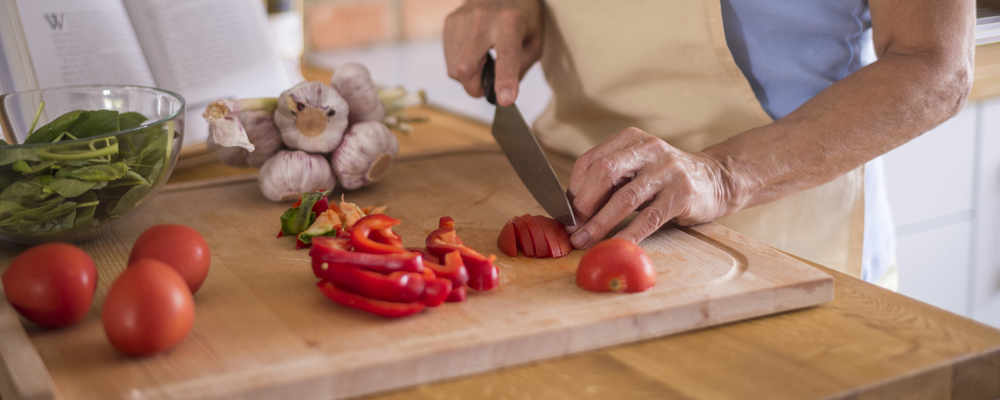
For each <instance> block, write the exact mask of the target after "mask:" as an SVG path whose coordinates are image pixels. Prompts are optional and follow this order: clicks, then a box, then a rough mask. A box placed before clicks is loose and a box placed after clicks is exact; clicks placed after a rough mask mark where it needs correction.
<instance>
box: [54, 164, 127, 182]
mask: <svg viewBox="0 0 1000 400" xmlns="http://www.w3.org/2000/svg"><path fill="white" fill-rule="evenodd" d="M128 171H129V167H128V166H127V165H125V163H123V162H116V163H113V164H108V165H90V166H86V167H79V168H63V169H61V170H59V172H57V173H56V177H57V178H73V179H79V180H82V181H91V182H106V181H113V180H115V179H119V178H121V177H123V176H125V174H126V173H127V172H128Z"/></svg>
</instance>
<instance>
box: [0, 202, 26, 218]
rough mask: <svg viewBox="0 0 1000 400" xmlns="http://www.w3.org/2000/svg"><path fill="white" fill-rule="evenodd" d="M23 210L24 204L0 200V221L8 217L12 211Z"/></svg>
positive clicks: (12, 213)
mask: <svg viewBox="0 0 1000 400" xmlns="http://www.w3.org/2000/svg"><path fill="white" fill-rule="evenodd" d="M21 211H24V206H22V205H20V204H17V203H15V202H13V201H6V200H0V221H4V220H6V219H9V218H10V217H11V216H12V215H14V213H16V212H21Z"/></svg>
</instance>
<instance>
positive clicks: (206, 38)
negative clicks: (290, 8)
mask: <svg viewBox="0 0 1000 400" xmlns="http://www.w3.org/2000/svg"><path fill="white" fill-rule="evenodd" d="M125 6H126V8H127V9H128V13H129V15H130V16H131V18H132V22H133V24H134V25H135V28H136V33H137V35H138V37H139V41H140V42H141V43H142V46H143V49H144V50H145V51H146V60H147V61H148V63H149V65H150V69H151V70H152V73H153V77H154V78H156V81H157V82H158V83H160V84H161V85H162V87H163V88H165V89H168V90H174V91H176V92H178V93H180V94H181V95H182V96H184V97H185V98H186V99H187V101H188V103H189V104H191V105H199V104H202V103H206V102H209V101H212V100H215V99H219V98H247V97H277V96H278V94H280V93H281V91H283V90H285V89H288V88H289V87H291V83H290V82H289V79H288V74H287V72H286V71H285V70H284V66H282V64H281V57H280V54H279V53H278V51H277V47H276V46H275V44H274V43H273V38H272V37H271V33H270V31H269V30H268V29H269V27H268V24H267V17H266V13H265V10H264V6H263V2H261V1H260V0H125ZM192 117H195V116H193V115H192ZM198 118H200V116H198ZM192 119H193V118H192Z"/></svg>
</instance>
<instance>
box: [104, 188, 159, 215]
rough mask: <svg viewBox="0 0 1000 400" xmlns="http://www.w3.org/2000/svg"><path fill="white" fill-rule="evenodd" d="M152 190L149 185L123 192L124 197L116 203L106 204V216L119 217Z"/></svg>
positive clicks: (130, 209)
mask: <svg viewBox="0 0 1000 400" xmlns="http://www.w3.org/2000/svg"><path fill="white" fill-rule="evenodd" d="M152 190H153V188H152V187H151V186H149V185H139V186H136V187H133V188H132V189H129V191H128V192H125V195H124V196H122V197H121V199H119V200H118V201H112V202H111V203H110V204H108V214H111V215H121V214H125V213H127V212H129V211H132V209H133V208H135V205H136V204H138V203H139V201H141V200H142V199H144V198H145V197H146V195H148V194H149V192H151V191H152Z"/></svg>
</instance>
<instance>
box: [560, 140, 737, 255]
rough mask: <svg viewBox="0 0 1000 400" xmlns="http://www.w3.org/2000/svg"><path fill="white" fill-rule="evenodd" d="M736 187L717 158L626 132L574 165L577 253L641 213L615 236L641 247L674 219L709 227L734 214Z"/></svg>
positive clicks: (572, 190)
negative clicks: (710, 223) (631, 216)
mask: <svg viewBox="0 0 1000 400" xmlns="http://www.w3.org/2000/svg"><path fill="white" fill-rule="evenodd" d="M732 186H733V184H732V183H731V179H730V178H729V174H728V173H727V171H726V169H725V168H723V166H722V164H721V163H720V162H718V161H716V160H715V159H714V158H712V157H710V156H708V155H706V154H704V153H686V152H683V151H681V150H678V149H677V148H675V147H673V146H671V145H669V144H667V142H665V141H663V139H660V138H658V137H656V136H653V135H650V134H648V133H646V132H643V131H641V130H639V129H636V128H628V129H625V130H623V131H621V132H618V133H617V134H615V135H614V136H612V137H611V138H609V139H608V140H606V141H605V142H604V143H601V144H600V145H598V146H596V147H594V148H592V149H590V151H588V152H586V153H584V154H583V155H582V156H580V158H578V159H577V160H576V164H575V165H573V173H572V175H571V176H570V181H569V190H568V192H569V196H570V199H571V201H572V205H573V209H574V213H575V215H576V217H577V225H576V226H574V227H569V228H568V230H569V231H571V232H572V233H573V236H572V237H571V241H572V242H573V246H574V247H576V248H580V249H586V248H589V247H590V246H593V245H594V244H597V242H599V241H601V240H603V239H604V237H605V236H607V234H608V232H610V231H611V229H613V228H614V227H615V226H616V225H618V224H619V223H620V222H622V221H623V220H625V218H626V217H628V216H629V214H631V213H632V212H633V211H636V210H639V214H638V215H637V216H636V218H635V219H634V220H633V221H632V222H631V223H629V225H628V226H627V227H625V228H624V229H622V230H621V231H620V232H618V233H617V234H615V237H619V238H624V239H627V240H630V241H632V242H633V243H638V242H639V241H641V240H642V239H644V238H646V237H647V236H649V235H650V234H652V233H653V232H655V231H656V230H657V229H659V228H660V227H661V226H663V224H665V223H667V222H668V221H670V220H674V221H675V222H677V223H678V224H680V225H693V224H699V223H705V222H710V221H712V220H714V219H716V218H720V217H723V216H725V215H728V214H730V213H732V212H734V211H735V205H734V202H733V200H732V199H733V197H734V196H733V190H732Z"/></svg>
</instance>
